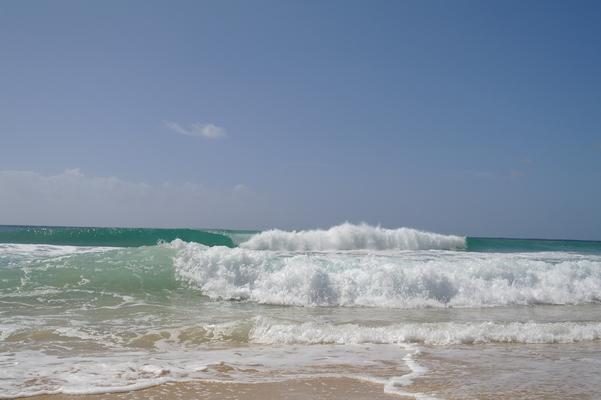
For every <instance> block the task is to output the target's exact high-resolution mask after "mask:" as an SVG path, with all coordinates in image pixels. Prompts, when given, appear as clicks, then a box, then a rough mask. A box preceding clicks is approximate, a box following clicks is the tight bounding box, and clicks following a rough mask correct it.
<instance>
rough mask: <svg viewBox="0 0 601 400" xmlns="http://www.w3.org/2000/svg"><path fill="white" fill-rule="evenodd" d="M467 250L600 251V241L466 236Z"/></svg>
mask: <svg viewBox="0 0 601 400" xmlns="http://www.w3.org/2000/svg"><path fill="white" fill-rule="evenodd" d="M466 244H467V251H477V252H500V253H506V252H533V251H568V252H578V253H601V242H597V241H587V240H547V239H497V238H479V237H468V238H467V243H466Z"/></svg>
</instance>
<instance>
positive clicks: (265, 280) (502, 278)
mask: <svg viewBox="0 0 601 400" xmlns="http://www.w3.org/2000/svg"><path fill="white" fill-rule="evenodd" d="M177 246H178V248H179V250H178V253H177V256H176V257H175V260H174V266H175V270H176V273H177V275H178V277H179V278H180V279H181V280H183V281H185V282H188V283H189V284H191V285H192V286H193V287H197V288H199V289H200V290H201V291H202V292H203V294H205V295H207V296H209V297H211V298H214V299H237V300H250V301H255V302H258V303H265V304H280V305H296V306H371V307H398V308H421V307H483V306H504V305H531V304H585V303H592V302H598V301H599V300H600V299H601V258H600V257H598V256H586V257H585V256H580V255H575V254H570V253H511V254H502V253H466V252H450V251H441V252H420V251H416V252H401V253H399V252H396V253H395V252H372V253H362V252H356V251H355V252H343V251H340V252H336V253H331V252H330V253H320V252H305V253H289V252H278V251H257V250H248V249H244V248H234V249H228V248H225V247H211V248H208V247H206V246H202V245H197V244H194V243H181V242H179V243H178V244H177Z"/></svg>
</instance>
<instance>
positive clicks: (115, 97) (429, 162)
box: [0, 0, 601, 240]
mask: <svg viewBox="0 0 601 400" xmlns="http://www.w3.org/2000/svg"><path fill="white" fill-rule="evenodd" d="M599 21H601V3H599V2H594V1H590V2H589V1H570V2H568V1H561V2H555V1H544V2H543V1H453V2H447V1H386V0H380V1H374V2H372V1H312V0H307V1H283V0H278V1H261V0H256V1H234V0H228V1H112V0H108V1H97V2H84V1H62V0H54V1H43V0H40V1H16V0H7V1H2V2H0V224H36V225H40V224H41V225H84V226H89V225H93V226H153V227H214V228H216V227H219V228H247V229H266V228H273V227H277V228H283V229H305V228H318V227H320V228H327V227H329V226H332V225H335V224H339V223H342V222H345V221H349V222H355V223H359V222H366V223H369V224H381V225H382V226H385V227H400V226H407V227H414V228H418V229H424V230H429V231H435V232H443V233H455V234H463V235H472V236H496V237H499V236H501V237H538V238H570V239H597V240H601V73H600V71H601V24H600V23H599Z"/></svg>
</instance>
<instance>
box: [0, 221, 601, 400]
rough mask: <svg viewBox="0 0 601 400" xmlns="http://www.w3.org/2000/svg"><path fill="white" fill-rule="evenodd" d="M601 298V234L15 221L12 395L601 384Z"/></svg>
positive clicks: (7, 334) (8, 360)
mask: <svg viewBox="0 0 601 400" xmlns="http://www.w3.org/2000/svg"><path fill="white" fill-rule="evenodd" d="M600 302H601V242H592V241H590V242H587V241H566V240H534V239H494V238H475V237H463V236H453V235H442V234H436V233H429V232H422V231H417V230H413V229H409V228H399V229H385V228H381V227H374V226H369V225H353V224H348V223H347V224H342V225H338V226H334V227H332V228H330V229H325V230H307V231H292V232H288V231H281V230H268V231H263V232H253V231H234V230H196V229H134V228H75V227H74V228H69V227H32V226H1V227H0V398H15V397H26V396H42V395H50V394H62V395H69V394H71V395H93V394H106V395H107V396H109V394H111V393H123V392H128V391H131V390H141V389H145V388H150V389H146V390H150V391H149V392H147V393H149V395H148V396H146V398H151V397H152V396H151V395H152V393H154V395H155V397H156V398H161V395H160V393H162V392H157V390H167V392H168V391H169V390H174V391H177V390H179V391H180V392H178V393H180V394H181V393H188V394H187V395H178V396H177V397H178V398H182V396H183V397H184V398H185V397H186V396H188V397H189V398H205V397H202V396H200V395H199V394H198V393H200V392H194V390H192V389H190V388H194V387H197V388H203V387H204V388H205V389H206V388H210V390H209V389H206V390H209V392H207V393H208V394H206V393H205V394H206V396H207V397H206V398H238V397H239V398H245V397H244V396H243V390H246V389H241V388H242V386H244V385H247V386H244V387H246V388H248V387H252V390H259V393H261V392H260V390H265V392H262V393H263V394H264V395H265V393H272V394H273V393H274V392H269V390H272V391H273V390H276V389H273V388H274V387H277V388H280V389H277V390H280V391H282V390H283V391H284V392H285V393H288V394H290V393H289V392H286V391H296V393H297V394H298V395H297V396H296V397H294V396H288V397H287V398H311V397H313V398H317V397H318V398H362V396H368V395H367V394H366V393H375V394H370V395H369V397H370V398H371V399H374V398H377V396H380V394H381V396H383V397H382V398H388V397H387V396H390V397H391V398H394V397H397V398H415V399H507V398H512V399H520V398H524V399H530V398H541V399H542V398H544V399H571V398H573V399H598V398H600V396H599V393H601V380H599V379H598V377H599V376H601V340H600V339H601V304H600ZM299 382H304V383H306V384H307V388H309V389H306V390H305V392H303V390H304V389H302V388H301V387H300V386H299ZM169 385H171V386H169ZM203 385H204V386H203ZM220 385H221V386H220ZM228 385H229V386H228ZM232 385H242V386H235V387H237V388H238V389H231V388H232V387H233V386H232ZM249 385H250V386H249ZM274 385H276V386H274ZM277 385H284V386H281V387H280V386H277ZM319 385H321V386H319ZM361 385H364V387H363V388H360V387H362V386H361ZM182 387H183V388H187V389H182ZM228 387H229V388H230V390H229V392H228V393H229V394H228V396H230V397H226V396H225V395H222V392H223V393H225V392H226V391H227V390H225V389H227V388H228ZM317 387H323V388H322V389H319V390H325V391H326V392H327V391H328V390H330V391H333V393H329V394H327V396H326V394H323V393H326V392H323V393H322V392H317V391H316V390H317V389H316V388H317ZM160 388H163V389H160ZM164 388H167V389H164ZM169 388H173V389H169ZM220 388H222V389H224V391H222V389H220ZM257 388H259V389H257ZM261 388H263V389H261ZM205 389H203V390H205ZM153 390H155V391H154V392H153ZM182 390H183V391H182ZM198 390H201V389H198ZM248 390H251V389H248ZM362 390H364V391H362ZM299 391H300V392H299ZM284 392H278V393H280V395H281V397H286V396H287V395H286V396H284V395H283V394H282V393H284ZM157 393H158V394H157ZM174 393H175V392H174ZM191 393H192V394H191ZM193 393H196V394H197V395H198V396H196V395H194V394H193ZM203 393H204V392H203ZM303 393H304V395H303ZM319 393H322V394H323V395H321V394H319ZM337 393H338V395H337ZM353 393H354V395H353ZM236 396H238V397H236ZM257 396H258V398H260V397H261V396H260V394H259V395H257ZM328 396H329V397H328ZM353 396H355V397H353ZM167 397H168V396H167ZM164 398H166V397H164ZM174 398H175V397H174Z"/></svg>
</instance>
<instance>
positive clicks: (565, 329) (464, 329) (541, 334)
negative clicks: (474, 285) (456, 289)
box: [249, 317, 601, 345]
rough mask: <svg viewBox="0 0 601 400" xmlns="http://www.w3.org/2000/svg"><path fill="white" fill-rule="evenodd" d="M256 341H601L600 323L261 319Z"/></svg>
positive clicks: (252, 334) (253, 339)
mask: <svg viewBox="0 0 601 400" xmlns="http://www.w3.org/2000/svg"><path fill="white" fill-rule="evenodd" d="M249 337H250V341H251V342H254V343H261V344H302V345H315V344H367V343H371V344H412V343H422V344H427V345H452V344H483V343H529V344H542V343H576V342H588V341H596V340H600V339H601V323H598V322H507V323H502V322H493V321H484V322H432V323H403V324H393V325H389V326H374V327H371V326H365V325H357V324H341V325H334V324H324V323H316V322H305V323H291V322H282V321H277V320H275V319H273V318H266V317H259V318H258V319H257V321H256V324H255V326H254V328H253V329H252V330H251V332H250V334H249Z"/></svg>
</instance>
